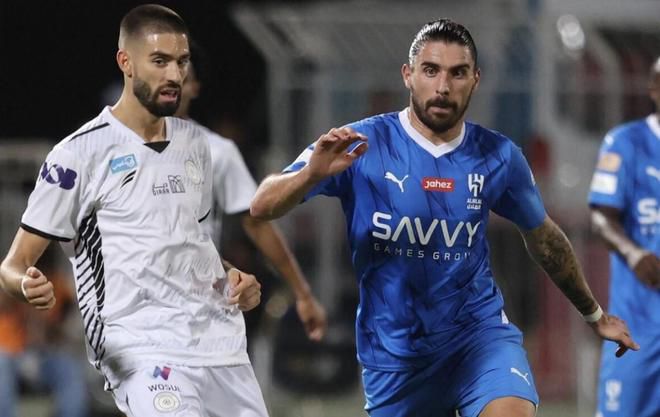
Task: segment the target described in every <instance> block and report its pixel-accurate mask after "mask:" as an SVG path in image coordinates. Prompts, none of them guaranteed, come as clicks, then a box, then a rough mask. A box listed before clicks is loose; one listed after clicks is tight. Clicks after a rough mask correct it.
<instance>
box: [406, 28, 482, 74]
mask: <svg viewBox="0 0 660 417" xmlns="http://www.w3.org/2000/svg"><path fill="white" fill-rule="evenodd" d="M429 41H442V42H446V43H457V44H459V45H463V46H465V47H467V48H468V49H469V50H470V53H471V54H472V58H473V59H474V67H475V68H477V66H478V65H477V47H476V45H475V44H474V40H473V39H472V35H470V31H469V30H467V28H466V27H465V26H463V25H461V24H460V23H456V22H454V21H453V20H451V19H438V20H434V21H431V22H428V23H427V24H425V25H424V26H423V27H422V28H421V29H420V30H419V32H417V35H415V39H413V42H412V45H410V52H408V62H409V63H410V65H412V64H413V63H414V61H415V58H416V57H417V55H418V54H419V51H420V50H421V49H422V48H423V47H424V45H425V44H426V43H427V42H429Z"/></svg>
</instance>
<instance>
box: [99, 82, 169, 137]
mask: <svg viewBox="0 0 660 417" xmlns="http://www.w3.org/2000/svg"><path fill="white" fill-rule="evenodd" d="M110 111H111V112H112V115H113V116H115V117H116V118H117V120H119V121H120V122H122V123H123V124H124V125H125V126H126V127H128V128H129V129H131V130H132V131H133V132H135V133H136V134H137V135H138V136H140V137H141V138H142V139H143V140H144V141H145V142H158V141H162V140H165V138H166V134H167V132H165V119H164V118H162V117H157V116H154V115H153V114H151V113H150V112H149V110H147V109H146V108H144V106H143V105H142V104H140V102H139V101H138V100H137V99H136V98H135V96H133V95H127V94H126V93H124V94H122V95H121V97H120V98H119V101H118V102H117V104H115V105H114V106H112V108H111V109H110Z"/></svg>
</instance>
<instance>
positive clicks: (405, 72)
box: [401, 64, 412, 90]
mask: <svg viewBox="0 0 660 417" xmlns="http://www.w3.org/2000/svg"><path fill="white" fill-rule="evenodd" d="M411 73H412V69H411V68H410V65H408V64H403V65H402V66H401V77H402V78H403V84H405V86H406V88H407V89H409V90H410V76H411Z"/></svg>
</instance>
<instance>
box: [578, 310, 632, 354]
mask: <svg viewBox="0 0 660 417" xmlns="http://www.w3.org/2000/svg"><path fill="white" fill-rule="evenodd" d="M589 325H590V326H591V328H592V329H594V332H596V334H597V335H598V336H600V337H601V338H603V339H605V340H611V341H613V342H616V343H618V344H619V348H618V349H617V350H616V353H615V355H616V357H617V358H620V357H621V356H623V354H624V353H626V352H627V351H628V349H632V350H639V345H638V344H637V343H636V342H635V341H634V340H633V339H632V337H631V336H630V330H628V325H626V322H624V321H623V320H621V319H620V318H618V317H616V316H611V315H609V314H607V313H605V312H603V315H602V317H601V318H600V319H599V320H598V321H596V322H593V323H589Z"/></svg>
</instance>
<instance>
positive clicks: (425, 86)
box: [251, 19, 638, 417]
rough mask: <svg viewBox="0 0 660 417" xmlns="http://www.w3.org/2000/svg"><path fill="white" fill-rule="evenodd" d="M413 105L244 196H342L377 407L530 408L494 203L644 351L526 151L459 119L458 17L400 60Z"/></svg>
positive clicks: (465, 92) (467, 77)
mask: <svg viewBox="0 0 660 417" xmlns="http://www.w3.org/2000/svg"><path fill="white" fill-rule="evenodd" d="M402 75H403V81H404V84H405V85H406V87H407V88H408V89H409V90H410V106H409V107H408V108H406V109H404V110H403V111H401V112H395V113H390V114H383V115H378V116H374V117H371V118H368V119H364V120H361V121H358V122H355V123H352V124H350V125H349V126H346V127H342V128H339V129H332V130H330V131H329V132H328V133H327V134H325V135H322V136H321V137H320V138H319V139H318V140H317V141H316V142H315V144H313V145H312V146H310V147H309V148H308V149H306V150H305V151H304V152H303V153H302V154H301V156H300V157H299V158H298V159H297V160H296V161H295V162H294V163H293V164H291V165H290V166H289V167H288V168H286V169H285V172H284V173H282V174H279V175H272V176H270V177H268V178H267V179H266V180H264V182H263V183H262V184H261V185H260V187H259V189H258V190H257V194H256V195H255V198H254V199H253V201H252V205H251V213H252V215H254V216H257V217H260V218H275V217H279V216H281V215H283V214H284V213H286V212H287V211H288V210H290V209H291V208H293V207H294V206H296V205H297V204H298V203H299V202H301V201H303V200H306V199H309V198H311V197H312V196H314V195H317V194H324V195H328V196H335V197H338V198H339V199H340V200H341V203H342V207H343V209H344V212H345V215H346V223H347V226H348V234H349V239H350V243H351V249H352V252H353V264H354V267H355V271H356V273H357V280H358V286H359V293H360V304H359V307H358V311H357V321H356V332H357V350H358V357H359V359H360V362H361V364H362V366H363V383H364V388H365V395H366V407H365V408H366V410H367V411H368V413H369V414H370V415H371V416H372V417H385V416H387V417H392V416H396V417H404V416H405V417H413V416H414V417H427V416H428V417H430V416H433V417H438V416H440V417H454V416H455V415H456V413H457V412H458V413H459V414H460V416H462V417H476V416H482V417H528V416H529V417H531V416H533V415H534V414H535V412H536V404H538V395H537V393H536V389H535V387H534V379H533V377H532V374H531V370H530V367H529V363H528V361H527V358H526V354H525V351H524V349H523V347H522V334H521V332H520V331H519V330H518V328H516V327H515V326H514V325H513V324H511V323H509V321H508V320H507V318H506V315H505V314H504V312H503V300H502V296H501V293H500V291H499V289H498V288H497V286H496V285H495V282H494V281H493V275H492V272H491V269H490V266H489V255H488V244H487V242H486V226H487V223H488V214H489V211H490V210H492V211H494V212H495V213H498V214H500V215H502V216H504V217H506V218H508V219H510V220H511V221H513V222H514V223H515V224H516V225H517V226H518V227H519V228H520V230H521V233H522V235H523V237H524V239H525V242H526V244H527V247H528V250H529V252H530V254H531V255H532V256H533V258H534V259H535V260H536V261H537V262H538V263H539V264H540V265H541V266H542V267H543V269H544V270H545V271H546V272H547V273H548V275H550V277H551V278H552V280H553V281H554V282H555V283H556V285H557V286H558V287H559V288H560V289H561V290H562V291H563V292H564V294H565V295H566V296H567V297H568V299H569V300H570V301H571V302H572V303H573V305H574V306H575V307H576V308H577V309H578V311H579V312H580V313H581V314H582V315H583V316H584V318H585V320H586V321H587V322H588V323H589V325H590V326H591V327H592V328H593V330H594V331H595V332H596V333H597V334H598V335H599V336H601V337H603V338H606V339H610V340H614V341H615V342H617V343H618V344H619V350H618V352H617V354H618V355H622V354H623V353H624V352H625V351H626V350H627V349H638V346H637V344H636V343H635V342H634V341H633V340H632V339H631V337H630V335H629V333H628V329H627V327H626V325H625V323H624V322H623V321H621V320H620V319H618V318H616V317H614V316H610V315H609V314H607V313H605V312H603V311H602V309H601V308H600V306H599V305H598V302H597V301H596V300H595V299H594V297H593V296H592V294H591V291H590V289H589V287H588V285H587V283H586V282H585V279H584V277H583V275H582V272H581V270H580V266H579V264H578V262H577V260H576V258H575V255H574V253H573V250H572V249H571V245H570V243H569V241H568V240H567V238H566V236H565V235H564V233H562V231H561V230H560V229H559V227H558V226H557V225H556V224H555V223H554V222H553V221H552V220H551V219H550V218H549V217H548V216H547V214H546V212H545V210H544V207H543V203H542V202H541V197H540V195H539V193H538V190H537V188H536V186H535V185H534V179H533V177H532V174H531V172H530V169H529V167H528V165H527V162H526V160H525V158H524V157H523V155H522V153H521V151H520V149H519V148H518V147H516V146H515V145H514V144H513V142H511V140H509V139H508V138H506V137H505V136H503V135H501V134H499V133H497V132H494V131H491V130H488V129H485V128H483V127H481V126H479V125H476V124H473V123H469V122H465V121H464V120H465V111H466V109H467V107H468V104H469V102H470V97H471V96H472V93H473V92H474V90H475V89H476V88H477V86H478V84H479V77H480V71H479V68H478V66H477V49H476V47H475V45H474V42H473V40H472V38H471V36H470V34H469V32H468V31H467V29H465V28H464V27H463V26H461V25H460V24H457V23H455V22H452V21H450V20H447V19H442V20H437V21H434V22H430V23H428V24H426V25H425V26H424V27H422V29H421V30H420V31H419V33H418V34H417V35H416V37H415V39H414V40H413V42H412V45H411V48H410V54H409V57H408V62H407V63H406V64H404V65H403V67H402Z"/></svg>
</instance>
